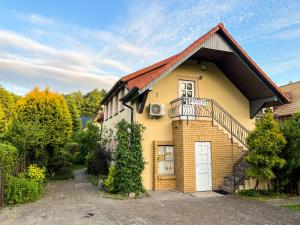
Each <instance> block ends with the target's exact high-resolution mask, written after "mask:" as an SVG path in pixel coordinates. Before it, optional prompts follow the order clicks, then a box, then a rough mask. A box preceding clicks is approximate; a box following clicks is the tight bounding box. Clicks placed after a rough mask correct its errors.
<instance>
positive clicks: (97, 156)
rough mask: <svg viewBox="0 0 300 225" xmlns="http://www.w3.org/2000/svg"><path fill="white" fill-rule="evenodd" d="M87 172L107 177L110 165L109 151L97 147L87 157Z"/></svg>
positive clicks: (110, 156)
mask: <svg viewBox="0 0 300 225" xmlns="http://www.w3.org/2000/svg"><path fill="white" fill-rule="evenodd" d="M86 159H87V160H86V161H87V172H88V173H89V174H93V175H96V176H97V175H100V174H101V175H107V174H108V169H109V165H110V163H111V159H112V154H111V151H109V150H108V149H106V148H104V147H99V149H97V150H96V151H94V152H90V153H89V154H88V155H87V157H86Z"/></svg>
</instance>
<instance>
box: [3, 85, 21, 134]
mask: <svg viewBox="0 0 300 225" xmlns="http://www.w3.org/2000/svg"><path fill="white" fill-rule="evenodd" d="M17 98H18V97H17V96H16V95H15V94H13V93H11V92H9V91H7V90H5V89H4V88H3V87H0V104H1V106H2V110H3V113H4V114H3V118H2V123H1V124H0V127H1V130H2V131H4V130H6V129H7V127H8V126H9V124H10V122H11V119H12V118H13V115H14V112H15V108H16V100H17Z"/></svg>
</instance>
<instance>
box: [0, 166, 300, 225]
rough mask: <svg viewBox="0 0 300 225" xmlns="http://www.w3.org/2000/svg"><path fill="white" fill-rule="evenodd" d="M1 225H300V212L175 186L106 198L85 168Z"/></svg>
mask: <svg viewBox="0 0 300 225" xmlns="http://www.w3.org/2000/svg"><path fill="white" fill-rule="evenodd" d="M0 224H1V225H6V224H7V225H8V224H9V225H22V224H24V225H25V224H26V225H27V224H32V225H33V224H41V225H42V224H43V225H50V224H51V225H52V224H55V225H77V224H84V225H87V224H105V225H121V224H134V225H138V224H143V225H146V224H151V225H157V224H213V225H218V224H224V225H235V224H243V225H247V224H249V225H250V224H251V225H253V224H291V225H292V224H297V225H299V224H300V213H298V212H294V211H289V210H288V209H285V208H280V207H277V206H274V205H271V204H267V203H263V202H258V201H249V200H244V199H240V198H237V197H234V196H231V195H227V196H221V197H200V198H199V197H198V198H197V197H194V196H192V195H190V194H182V193H178V192H175V191H168V192H152V193H151V197H147V198H143V199H137V200H111V199H107V198H102V197H100V196H99V194H98V193H97V191H95V189H94V188H93V187H92V186H91V185H90V183H88V182H87V180H86V177H85V175H84V173H83V171H77V173H76V176H75V179H74V180H70V181H59V182H50V183H49V184H48V187H47V189H46V193H45V196H44V197H43V198H42V199H41V200H39V201H37V202H35V203H31V204H27V205H23V206H20V207H13V208H5V209H2V210H1V211H0Z"/></svg>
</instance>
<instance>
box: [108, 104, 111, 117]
mask: <svg viewBox="0 0 300 225" xmlns="http://www.w3.org/2000/svg"><path fill="white" fill-rule="evenodd" d="M111 117H112V100H110V101H109V102H108V118H111Z"/></svg>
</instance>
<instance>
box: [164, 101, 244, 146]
mask: <svg viewBox="0 0 300 225" xmlns="http://www.w3.org/2000/svg"><path fill="white" fill-rule="evenodd" d="M168 114H169V117H170V118H178V119H184V120H194V119H198V118H201V117H202V118H203V117H206V118H211V120H212V124H213V125H214V122H217V123H219V124H220V125H221V126H223V127H224V128H225V129H226V130H227V131H228V132H229V133H230V134H231V138H232V140H233V138H236V139H237V140H239V141H240V142H241V143H242V144H243V145H244V146H246V147H247V143H246V138H247V136H248V134H249V131H248V130H247V128H245V127H244V126H243V125H241V124H240V123H239V122H238V121H237V120H236V119H235V118H234V117H233V116H232V115H230V114H229V113H228V112H227V111H226V110H225V109H224V108H223V107H222V106H220V105H219V104H218V103H217V102H215V101H214V100H213V99H207V98H187V97H181V98H178V99H175V100H173V101H172V102H171V108H170V110H169V112H168Z"/></svg>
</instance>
